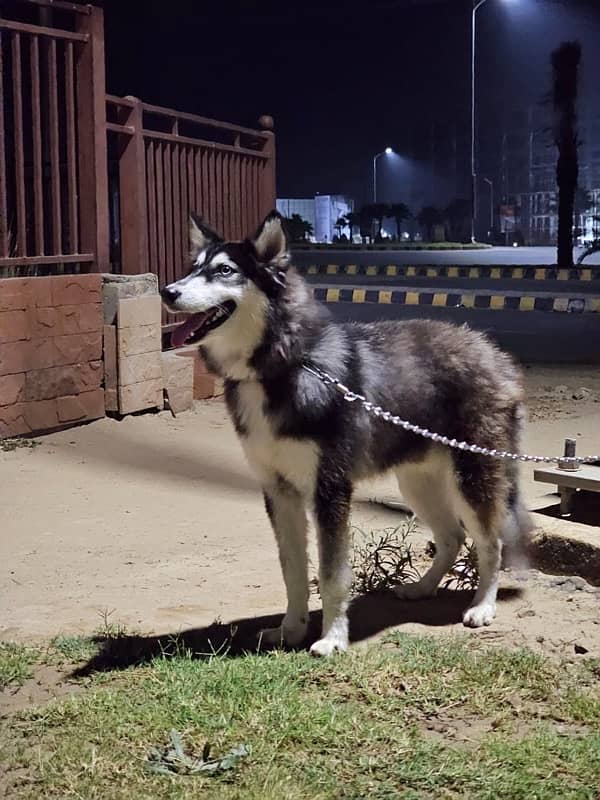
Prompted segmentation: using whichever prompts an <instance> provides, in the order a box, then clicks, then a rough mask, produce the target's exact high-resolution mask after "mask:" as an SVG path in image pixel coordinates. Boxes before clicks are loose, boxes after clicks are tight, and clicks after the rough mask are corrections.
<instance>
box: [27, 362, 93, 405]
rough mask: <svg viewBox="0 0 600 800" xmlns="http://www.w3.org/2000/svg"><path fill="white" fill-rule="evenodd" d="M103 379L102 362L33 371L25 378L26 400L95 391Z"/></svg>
mask: <svg viewBox="0 0 600 800" xmlns="http://www.w3.org/2000/svg"><path fill="white" fill-rule="evenodd" d="M102 378H103V364H102V361H90V362H88V363H85V364H73V365H70V366H64V367H49V368H47V369H36V370H31V371H30V372H27V373H26V377H25V399H26V400H49V399H51V398H56V397H63V396H64V395H73V394H79V393H80V392H89V391H93V390H95V389H99V388H100V386H101V384H102Z"/></svg>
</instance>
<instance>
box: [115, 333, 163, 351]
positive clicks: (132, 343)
mask: <svg viewBox="0 0 600 800" xmlns="http://www.w3.org/2000/svg"><path fill="white" fill-rule="evenodd" d="M117 341H118V353H119V359H121V358H125V357H126V356H135V355H138V354H139V353H151V352H153V351H159V352H160V349H161V330H160V326H159V325H141V326H140V327H138V328H123V329H122V330H119V331H118V332H117Z"/></svg>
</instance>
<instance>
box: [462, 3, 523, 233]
mask: <svg viewBox="0 0 600 800" xmlns="http://www.w3.org/2000/svg"><path fill="white" fill-rule="evenodd" d="M513 1H514V0H513ZM504 2H508V0H504ZM484 3H487V0H478V2H476V3H475V5H474V6H473V17H472V23H471V241H472V242H474V241H475V216H476V213H477V164H476V159H475V44H476V40H477V37H476V24H477V11H478V10H479V9H480V8H481V6H482V5H484Z"/></svg>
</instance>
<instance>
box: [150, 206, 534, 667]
mask: <svg viewBox="0 0 600 800" xmlns="http://www.w3.org/2000/svg"><path fill="white" fill-rule="evenodd" d="M190 239H191V248H192V252H191V261H192V265H191V270H190V272H189V274H188V275H187V276H186V277H184V278H182V279H181V280H178V281H175V282H174V283H171V284H170V285H168V286H165V287H164V288H163V289H162V292H161V295H162V298H163V301H164V304H165V305H166V307H167V308H168V310H169V311H171V312H176V313H183V314H186V315H187V317H186V319H185V321H184V322H182V324H181V325H180V326H179V327H178V328H176V329H175V330H174V331H173V334H172V341H173V344H174V345H175V346H180V345H183V344H184V343H186V342H187V343H191V342H194V343H195V342H197V343H199V345H200V351H201V353H202V355H203V357H204V359H205V360H206V362H207V364H208V366H209V368H210V369H211V370H213V371H214V372H215V373H218V374H219V375H221V376H222V377H223V378H224V382H225V399H226V403H227V408H228V410H229V414H230V416H231V419H232V421H233V424H234V426H235V429H236V431H237V433H238V436H239V438H240V441H241V444H242V447H243V449H244V451H245V454H246V457H247V459H248V461H249V463H250V465H251V467H252V468H253V469H254V471H255V473H256V475H257V476H258V478H259V480H260V483H261V485H262V488H263V492H264V500H265V506H266V510H267V514H268V516H269V518H270V520H271V523H272V526H273V529H274V532H275V537H276V540H277V544H278V547H279V557H280V562H281V568H282V571H283V578H284V581H285V586H286V589H287V598H288V602H287V611H286V613H285V616H284V617H283V620H282V623H281V627H279V628H276V629H270V630H267V631H265V632H264V634H263V641H265V640H266V641H268V642H270V643H280V642H285V643H287V644H289V645H292V646H293V645H299V644H300V643H302V641H303V640H304V638H305V636H306V632H307V623H308V598H309V582H308V574H307V566H308V565H307V548H306V537H307V511H308V512H312V514H313V516H314V520H315V525H316V529H317V533H318V544H319V558H320V569H319V588H320V594H321V598H322V603H323V628H322V633H321V638H320V639H319V640H318V641H316V642H315V643H314V644H313V645H312V647H311V652H312V653H313V654H315V655H322V656H326V655H329V654H330V653H332V652H333V651H335V650H345V649H346V648H347V647H348V621H347V607H348V597H349V590H350V585H351V567H350V547H351V541H350V534H349V516H350V504H351V500H352V491H353V486H354V484H355V483H356V481H359V480H361V479H364V478H370V477H373V476H375V475H378V474H381V473H384V472H387V471H389V470H393V471H394V472H395V474H396V476H397V480H398V484H399V488H400V491H401V493H402V495H403V497H404V499H405V500H406V502H407V503H408V505H409V506H410V507H411V508H412V510H413V511H414V512H415V514H416V515H417V516H418V517H419V518H420V519H421V520H422V521H423V522H424V523H425V524H426V525H428V526H429V527H430V528H431V530H432V532H433V536H434V539H435V543H436V554H435V558H434V560H433V563H432V565H431V568H430V569H429V571H428V572H427V573H426V574H425V575H424V576H423V577H422V578H421V580H419V581H418V582H416V583H410V584H407V585H402V586H398V587H397V589H396V592H397V595H398V597H400V598H406V599H417V598H424V597H429V596H431V595H434V594H435V592H436V589H437V587H438V585H439V583H440V581H441V580H442V578H443V577H444V575H445V574H446V572H447V571H448V570H449V569H450V567H451V566H452V564H453V562H454V560H455V558H456V556H457V553H458V551H459V549H460V547H461V545H462V543H463V542H464V540H465V535H468V536H469V537H470V538H471V539H472V540H473V542H474V543H475V545H476V549H477V554H478V564H479V585H478V589H477V591H476V593H475V596H474V599H473V601H472V603H471V605H470V606H469V608H467V609H466V611H465V612H464V615H463V621H464V624H465V625H467V626H470V627H479V626H482V625H489V624H490V623H491V622H492V620H493V618H494V616H495V613H496V594H497V588H498V572H499V567H500V561H501V549H502V544H503V542H506V541H513V542H515V541H517V542H518V541H519V539H520V538H521V537H522V535H523V534H524V532H525V526H526V524H527V514H526V512H525V511H524V509H523V506H522V504H521V501H520V497H519V491H518V477H517V469H516V465H515V464H514V463H513V462H512V461H498V460H494V459H492V458H489V457H483V456H481V455H474V454H473V453H470V452H466V451H461V450H450V449H448V448H445V447H443V446H442V445H440V444H439V443H435V442H432V441H430V440H428V439H425V438H422V437H420V436H418V435H416V434H414V433H410V432H407V431H405V430H403V429H402V428H399V427H395V426H394V425H392V424H390V423H389V422H386V421H385V420H383V419H381V418H378V417H376V416H374V415H372V414H369V413H368V411H366V410H365V409H364V408H363V407H362V406H360V405H359V404H358V403H348V402H345V401H344V398H343V397H342V395H341V393H340V392H339V391H337V390H336V388H335V387H333V386H331V385H326V384H325V383H323V382H322V380H320V379H319V377H317V376H316V375H315V374H314V373H311V372H309V371H307V370H306V369H305V366H311V365H312V366H313V367H317V368H319V369H320V370H322V371H325V372H327V373H329V374H330V375H332V376H334V377H335V378H337V379H339V380H340V381H341V382H342V383H343V384H345V385H346V386H347V387H349V388H350V389H351V390H352V391H354V392H357V393H360V394H361V395H364V396H365V397H366V398H367V399H368V400H369V401H370V402H372V403H374V404H377V405H379V406H381V407H383V408H384V409H386V410H387V411H390V412H391V413H392V414H396V415H398V416H400V417H402V418H403V419H406V420H410V421H411V422H412V423H415V424H417V425H419V426H421V427H422V428H427V429H430V430H431V431H435V432H438V433H440V434H444V435H446V436H448V437H451V438H455V439H457V440H459V441H467V442H469V443H475V444H477V445H480V446H483V447H488V448H495V449H496V450H499V451H500V450H507V451H512V452H515V451H518V447H519V441H520V431H521V426H522V419H523V399H522V398H523V395H522V389H521V382H520V375H519V372H518V370H517V368H516V366H515V365H514V364H513V362H512V360H511V359H510V358H509V357H508V356H507V355H506V354H504V353H502V352H501V351H500V350H498V349H497V348H496V347H495V346H494V345H493V344H492V343H491V342H490V341H488V340H487V339H486V338H485V336H483V335H482V334H480V333H476V332H474V331H472V330H469V329H468V328H467V327H466V326H463V327H457V326H454V325H451V324H447V323H443V322H434V321H431V320H419V321H406V322H390V321H382V322H374V323H367V324H357V323H344V324H341V323H336V322H334V321H333V320H332V318H331V316H330V313H329V312H328V310H327V309H326V308H325V307H324V306H323V305H322V304H320V303H319V302H317V301H316V300H315V299H314V298H313V296H312V292H311V289H310V288H309V286H308V285H307V284H306V283H305V281H304V280H303V279H302V277H301V276H300V275H299V274H298V272H297V271H296V270H295V269H294V268H293V266H291V264H290V253H289V249H288V243H287V239H286V234H285V231H284V226H283V224H282V218H281V217H280V216H279V215H278V214H277V213H276V212H272V213H271V214H269V216H267V218H266V219H265V220H264V222H263V223H262V225H261V226H260V228H259V230H258V232H257V233H256V235H255V236H254V238H252V239H247V240H245V241H239V242H238V241H235V242H233V241H225V240H223V239H222V238H221V237H220V236H218V235H217V234H216V233H215V232H214V231H213V230H211V229H210V228H209V227H208V226H207V225H206V224H205V223H204V222H203V221H202V220H201V219H200V218H198V217H196V216H193V217H192V219H191V220H190Z"/></svg>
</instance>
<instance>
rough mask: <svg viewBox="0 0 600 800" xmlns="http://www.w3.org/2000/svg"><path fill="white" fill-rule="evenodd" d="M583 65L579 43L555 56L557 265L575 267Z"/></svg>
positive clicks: (565, 46) (566, 46) (562, 48)
mask: <svg viewBox="0 0 600 800" xmlns="http://www.w3.org/2000/svg"><path fill="white" fill-rule="evenodd" d="M580 63H581V45H580V44H579V42H564V43H563V44H561V46H560V47H558V48H557V49H556V50H555V51H554V52H553V53H552V70H553V93H552V102H553V106H554V115H555V122H554V141H555V144H556V147H557V149H558V163H557V165H556V182H557V184H558V243H557V262H558V264H560V266H562V267H572V266H573V211H574V206H575V192H576V189H577V179H578V176H579V162H578V155H577V148H578V146H579V137H578V135H577V91H578V76H579V65H580Z"/></svg>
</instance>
